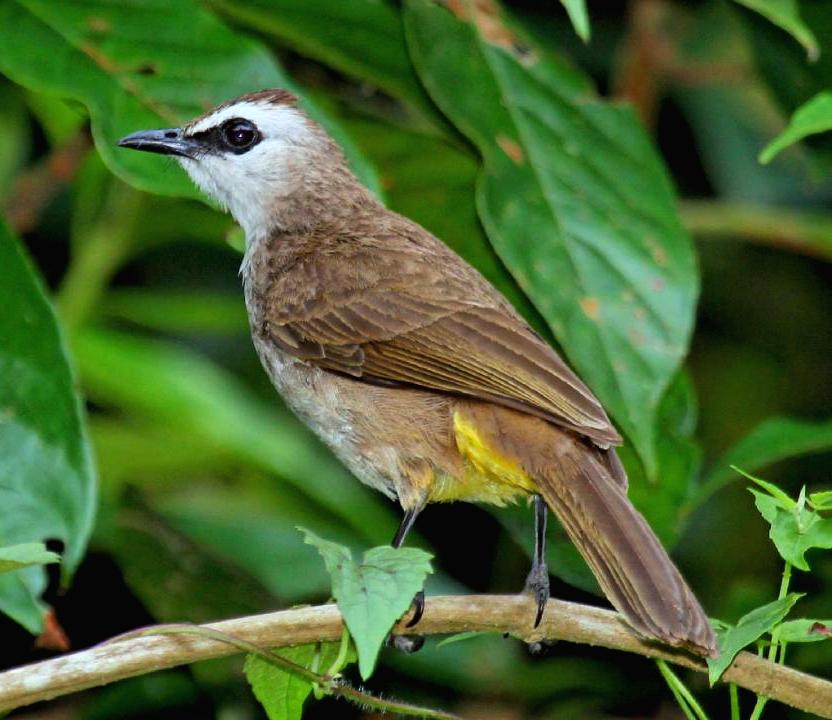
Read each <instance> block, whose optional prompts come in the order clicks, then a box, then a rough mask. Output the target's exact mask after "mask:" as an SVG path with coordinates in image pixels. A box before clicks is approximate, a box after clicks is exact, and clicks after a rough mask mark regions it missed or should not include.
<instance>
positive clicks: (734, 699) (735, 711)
mask: <svg viewBox="0 0 832 720" xmlns="http://www.w3.org/2000/svg"><path fill="white" fill-rule="evenodd" d="M728 692H729V693H730V695H731V720H740V691H739V688H738V687H737V686H736V685H735V684H734V683H730V684H729V685H728Z"/></svg>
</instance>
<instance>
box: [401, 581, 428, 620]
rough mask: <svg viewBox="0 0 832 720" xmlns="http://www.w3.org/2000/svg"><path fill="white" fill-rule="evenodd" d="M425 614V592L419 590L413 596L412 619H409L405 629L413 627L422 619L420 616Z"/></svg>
mask: <svg viewBox="0 0 832 720" xmlns="http://www.w3.org/2000/svg"><path fill="white" fill-rule="evenodd" d="M424 613H425V591H424V590H420V591H419V592H417V593H416V595H414V596H413V617H412V618H410V621H409V622H408V623H407V625H405V627H413V626H414V625H415V624H416V623H417V622H419V621H420V620H421V619H422V615H424Z"/></svg>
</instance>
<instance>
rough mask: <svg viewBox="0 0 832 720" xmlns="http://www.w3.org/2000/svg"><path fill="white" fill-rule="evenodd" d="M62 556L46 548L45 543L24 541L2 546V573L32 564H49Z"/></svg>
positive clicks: (0, 559)
mask: <svg viewBox="0 0 832 720" xmlns="http://www.w3.org/2000/svg"><path fill="white" fill-rule="evenodd" d="M60 561H61V556H60V555H58V554H57V553H53V552H51V551H50V550H47V549H46V545H44V544H43V543H22V544H20V545H7V546H6V547H0V573H4V572H10V571H12V570H20V569H21V568H25V567H29V566H30V565H49V564H51V563H56V562H60Z"/></svg>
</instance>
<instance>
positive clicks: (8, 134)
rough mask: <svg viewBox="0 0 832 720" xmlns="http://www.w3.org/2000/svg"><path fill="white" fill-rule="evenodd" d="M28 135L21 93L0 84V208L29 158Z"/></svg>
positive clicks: (5, 84)
mask: <svg viewBox="0 0 832 720" xmlns="http://www.w3.org/2000/svg"><path fill="white" fill-rule="evenodd" d="M31 135H32V131H31V128H30V127H29V123H28V122H27V118H26V106H25V105H24V103H23V98H22V93H21V92H20V90H19V89H18V88H16V87H14V86H13V85H12V84H11V83H7V82H0V205H5V204H6V203H5V199H6V198H7V197H8V194H9V192H10V191H11V189H12V183H13V182H14V179H15V176H16V174H17V172H18V170H19V169H20V168H21V166H22V165H23V163H24V162H25V161H26V158H27V157H28V155H29V152H30V149H31V141H32V137H31Z"/></svg>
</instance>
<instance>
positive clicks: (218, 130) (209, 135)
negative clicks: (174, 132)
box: [188, 118, 263, 155]
mask: <svg viewBox="0 0 832 720" xmlns="http://www.w3.org/2000/svg"><path fill="white" fill-rule="evenodd" d="M188 138H190V139H191V140H196V141H198V142H199V144H200V145H201V146H202V152H204V153H226V152H232V153H234V154H235V155H242V154H243V153H245V152H248V151H249V150H251V148H253V147H254V146H255V145H257V144H258V143H259V142H260V141H261V140H262V139H263V136H262V135H261V134H260V131H259V130H258V128H257V126H256V125H255V124H254V123H253V122H251V121H250V120H246V119H245V118H231V119H230V120H226V121H225V122H224V123H222V125H217V126H215V127H212V128H208V129H206V130H200V131H198V132H191V133H188Z"/></svg>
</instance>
